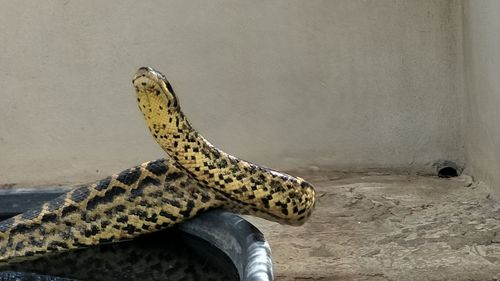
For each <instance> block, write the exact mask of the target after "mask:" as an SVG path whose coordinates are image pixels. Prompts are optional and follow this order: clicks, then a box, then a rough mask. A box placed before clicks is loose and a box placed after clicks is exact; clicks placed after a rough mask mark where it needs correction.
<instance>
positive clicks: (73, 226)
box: [0, 159, 227, 264]
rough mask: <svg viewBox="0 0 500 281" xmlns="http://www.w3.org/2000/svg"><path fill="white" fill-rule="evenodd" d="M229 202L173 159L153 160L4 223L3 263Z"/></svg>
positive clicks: (0, 225) (127, 234) (0, 237)
mask: <svg viewBox="0 0 500 281" xmlns="http://www.w3.org/2000/svg"><path fill="white" fill-rule="evenodd" d="M225 201H227V199H225V198H223V197H222V196H220V195H218V194H216V193H213V192H209V191H207V190H206V188H202V187H201V186H200V185H199V184H198V183H197V182H196V181H194V180H193V179H191V178H190V176H189V175H187V174H186V173H185V172H184V171H183V170H182V169H180V168H179V167H177V164H176V163H174V162H173V161H172V160H170V159H159V160H155V161H149V162H146V163H144V164H142V165H140V166H137V167H134V168H131V169H127V170H125V171H123V172H121V173H119V174H115V175H113V176H111V177H108V178H105V179H103V180H101V181H99V182H97V183H94V184H91V185H88V186H81V187H79V188H77V189H74V190H72V191H69V192H68V193H66V194H63V195H61V196H60V197H58V198H56V199H54V200H51V201H49V202H47V203H45V204H43V205H42V206H40V207H39V208H35V209H32V210H29V211H27V212H25V213H23V214H20V215H17V216H15V217H13V218H10V219H8V220H5V221H2V222H0V264H2V263H5V262H9V263H10V262H15V261H21V260H24V259H25V258H26V257H33V256H40V255H43V254H48V253H54V252H61V251H66V250H69V249H76V248H81V247H87V246H91V245H98V244H102V243H111V242H117V241H123V240H129V239H132V238H134V237H137V236H139V235H141V234H145V233H150V232H154V231H158V230H161V229H165V228H167V227H170V226H172V225H174V224H177V223H180V222H182V221H184V220H186V219H189V218H192V217H193V216H195V215H196V214H198V213H200V212H203V211H205V210H208V209H211V208H217V207H221V206H222V205H224V204H225V203H224V202H225Z"/></svg>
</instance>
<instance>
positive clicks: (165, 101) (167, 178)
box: [0, 68, 315, 262]
mask: <svg viewBox="0 0 500 281" xmlns="http://www.w3.org/2000/svg"><path fill="white" fill-rule="evenodd" d="M133 85H134V87H135V89H136V93H137V101H138V104H139V108H140V110H141V112H142V113H143V115H144V118H145V120H146V123H147V125H148V127H149V130H150V131H151V133H152V134H153V136H154V138H155V139H156V141H157V142H158V144H159V145H160V146H161V147H162V148H163V149H164V150H165V151H166V152H167V154H168V155H169V156H170V158H169V159H159V160H155V161H150V162H146V163H143V164H141V165H139V166H137V167H133V168H131V169H128V170H125V171H123V172H121V173H119V174H115V175H113V176H110V177H108V178H105V179H103V180H101V181H99V182H97V183H94V184H92V185H86V186H81V187H79V188H76V189H74V190H72V191H69V192H68V193H66V194H64V195H62V196H60V197H58V198H56V199H54V200H52V201H49V202H47V203H45V204H43V205H42V206H40V207H39V208H35V209H32V210H29V211H27V212H25V213H23V214H20V215H17V216H15V217H13V218H10V219H8V220H5V221H2V222H0V262H11V261H16V260H17V259H24V258H26V257H30V256H38V255H42V254H47V253H53V252H59V251H65V250H68V249H75V248H80V247H85V246H91V245H97V244H102V243H110V242H116V241H123V240H128V239H132V238H134V237H137V236H139V235H141V234H145V233H150V232H153V231H157V230H160V229H164V228H167V227H170V226H172V225H174V224H177V223H180V222H182V221H184V220H186V219H189V218H192V217H193V216H196V215H197V214H199V213H200V212H203V211H206V210H209V209H213V208H226V209H230V210H232V211H235V212H238V213H242V214H252V215H256V216H259V217H263V218H266V219H271V220H274V221H277V222H280V223H286V224H292V225H300V224H302V223H304V221H305V220H306V219H307V218H308V217H309V215H310V214H311V211H312V209H313V206H314V199H315V192H314V188H313V187H312V186H311V185H310V184H309V183H307V182H306V181H304V180H303V179H301V178H298V177H293V176H290V175H287V174H284V173H281V172H277V171H274V170H271V169H268V168H264V167H261V166H258V165H255V164H251V163H249V162H246V161H243V160H241V159H238V158H236V157H233V156H231V155H228V154H227V153H225V152H223V151H220V150H219V149H217V148H215V147H214V146H212V145H211V144H210V143H209V142H208V141H207V140H205V139H204V138H203V137H202V136H201V135H200V134H199V133H198V132H197V131H196V130H194V129H193V128H192V126H191V125H190V123H189V122H188V120H187V119H186V117H185V115H184V114H183V112H182V111H181V109H180V105H179V101H178V99H177V96H176V95H175V94H174V91H173V90H172V87H171V86H170V83H169V82H168V81H167V79H166V78H165V76H163V75H162V74H161V73H159V72H158V71H155V70H153V69H151V68H140V69H139V70H138V71H137V73H136V75H135V77H134V79H133Z"/></svg>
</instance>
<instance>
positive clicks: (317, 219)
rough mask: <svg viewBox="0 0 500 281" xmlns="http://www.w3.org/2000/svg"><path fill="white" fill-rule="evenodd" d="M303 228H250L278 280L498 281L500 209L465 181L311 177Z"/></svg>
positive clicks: (317, 174) (270, 225)
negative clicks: (312, 192) (312, 203)
mask: <svg viewBox="0 0 500 281" xmlns="http://www.w3.org/2000/svg"><path fill="white" fill-rule="evenodd" d="M301 176H302V177H304V178H306V179H308V180H310V181H311V182H312V183H314V184H315V186H316V188H317V193H318V203H317V206H316V210H315V213H314V214H313V216H312V217H311V219H310V221H309V222H308V223H306V224H305V225H303V226H301V227H292V226H282V225H279V224H275V223H271V222H267V221H264V220H259V219H253V218H250V220H251V221H252V222H253V223H254V224H255V225H257V226H258V227H259V228H260V229H261V230H262V231H263V232H264V234H265V235H266V237H267V238H268V240H269V243H270V245H271V248H272V251H273V262H274V269H275V277H276V279H277V280H279V281H281V280H367V281H368V280H370V281H379V280H409V281H411V280H467V281H472V280H478V281H479V280H484V281H493V280H500V204H499V203H498V202H495V201H493V200H491V199H489V193H488V188H487V187H486V186H484V185H482V184H475V183H473V182H472V181H471V178H470V177H467V176H461V177H458V178H452V179H440V178H437V177H430V176H429V177H427V176H425V177H424V176H408V175H391V174H382V173H371V174H350V173H346V174H342V173H320V172H315V173H309V174H302V175H301Z"/></svg>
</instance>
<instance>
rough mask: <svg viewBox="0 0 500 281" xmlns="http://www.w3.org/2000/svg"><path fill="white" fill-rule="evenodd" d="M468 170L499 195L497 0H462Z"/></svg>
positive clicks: (499, 39)
mask: <svg viewBox="0 0 500 281" xmlns="http://www.w3.org/2000/svg"><path fill="white" fill-rule="evenodd" d="M464 43H465V69H466V71H465V74H466V75H465V77H466V79H465V82H466V85H467V106H466V109H467V118H466V119H467V123H466V128H465V129H466V130H465V136H466V152H467V157H466V158H467V168H468V170H467V172H468V173H470V174H472V175H474V176H475V178H476V179H477V180H483V181H486V182H487V183H488V184H489V185H490V187H491V188H492V190H493V191H494V193H495V195H496V196H497V197H498V198H500V189H499V185H500V110H499V109H500V2H499V1H495V0H492V1H465V5H464Z"/></svg>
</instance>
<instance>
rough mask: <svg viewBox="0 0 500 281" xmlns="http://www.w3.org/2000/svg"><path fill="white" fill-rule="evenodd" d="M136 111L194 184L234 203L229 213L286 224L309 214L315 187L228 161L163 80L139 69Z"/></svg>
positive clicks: (275, 172) (304, 182)
mask: <svg viewBox="0 0 500 281" xmlns="http://www.w3.org/2000/svg"><path fill="white" fill-rule="evenodd" d="M134 85H135V86H136V91H137V98H138V102H139V109H140V110H141V112H142V113H143V115H144V118H145V120H146V123H147V124H148V128H149V130H150V131H151V133H152V134H153V137H154V138H155V140H156V141H157V142H158V144H159V145H160V146H161V147H162V148H163V150H165V151H166V152H167V154H169V156H170V157H171V158H173V159H174V160H175V161H176V162H177V163H179V165H180V166H182V168H183V169H184V170H185V171H186V172H187V173H189V174H190V175H191V176H192V177H193V178H194V179H195V180H196V181H198V182H201V183H203V185H204V186H206V187H208V188H211V189H213V190H216V191H217V192H219V193H221V194H222V195H224V196H225V197H226V198H229V199H230V201H231V202H234V204H235V207H234V209H235V210H237V211H239V212H243V213H250V214H254V215H258V216H261V217H264V218H267V219H271V220H275V221H279V222H285V223H288V224H302V223H303V222H304V221H305V219H307V217H308V216H309V215H310V213H311V211H312V209H313V205H314V201H315V200H314V199H315V198H314V197H315V191H314V188H313V187H312V186H311V185H310V184H309V183H307V182H306V181H304V180H303V179H301V178H297V177H293V176H290V175H287V174H285V173H281V172H277V171H274V170H271V169H268V168H264V167H261V166H258V165H255V164H252V163H249V162H246V161H244V160H241V159H238V158H236V157H233V156H231V155H229V154H227V153H225V152H223V151H221V150H219V149H217V148H216V147H214V146H213V145H212V144H210V142H208V141H207V140H206V139H205V138H204V137H203V136H201V135H200V134H199V133H198V132H197V131H196V130H194V129H193V127H192V126H191V124H190V122H189V121H188V120H187V118H186V116H185V115H184V113H183V112H182V110H181V108H180V105H179V102H178V99H177V96H176V95H175V93H174V92H173V90H172V87H171V86H170V84H169V83H168V81H166V79H165V78H164V76H163V75H161V74H159V73H158V72H155V71H150V72H148V70H139V72H138V74H137V75H136V78H134Z"/></svg>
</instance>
